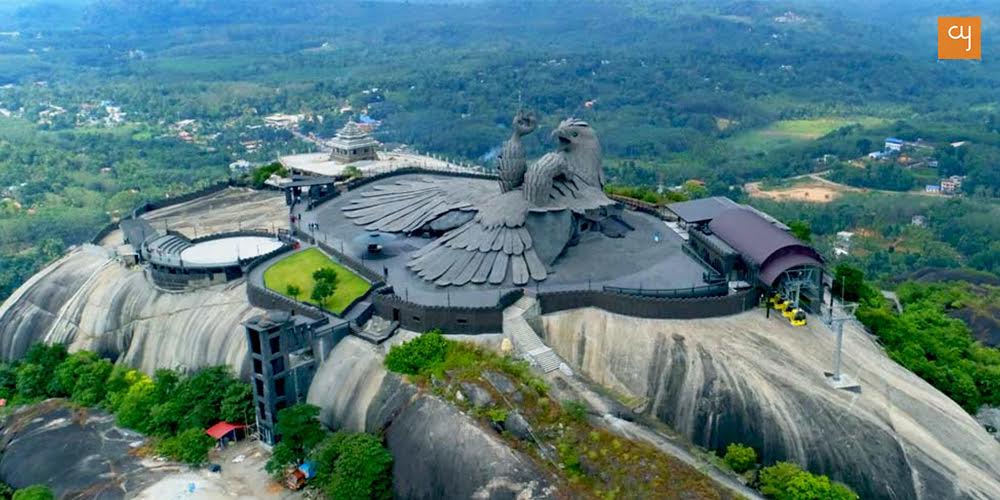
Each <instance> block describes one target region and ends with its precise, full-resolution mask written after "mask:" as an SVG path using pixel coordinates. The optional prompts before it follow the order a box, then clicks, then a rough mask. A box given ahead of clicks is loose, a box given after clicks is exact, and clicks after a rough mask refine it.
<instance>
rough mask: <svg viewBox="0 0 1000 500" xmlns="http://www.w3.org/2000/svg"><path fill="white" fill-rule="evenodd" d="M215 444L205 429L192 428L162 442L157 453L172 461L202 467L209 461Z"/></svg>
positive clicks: (157, 448)
mask: <svg viewBox="0 0 1000 500" xmlns="http://www.w3.org/2000/svg"><path fill="white" fill-rule="evenodd" d="M214 444H215V440H214V439H212V437H211V436H209V435H207V434H205V430H204V429H193V428H192V429H187V430H185V431H181V433H180V434H177V435H176V436H172V437H169V438H166V439H164V440H163V441H160V443H159V444H158V445H157V446H156V451H157V452H158V453H161V454H163V455H164V456H165V457H167V458H170V459H171V460H177V461H179V462H184V463H186V464H191V465H200V464H203V463H205V461H206V460H207V459H208V450H210V449H212V446H213V445H214Z"/></svg>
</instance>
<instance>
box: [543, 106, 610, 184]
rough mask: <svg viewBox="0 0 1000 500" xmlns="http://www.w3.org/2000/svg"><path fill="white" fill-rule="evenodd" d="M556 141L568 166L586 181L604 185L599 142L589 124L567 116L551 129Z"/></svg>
mask: <svg viewBox="0 0 1000 500" xmlns="http://www.w3.org/2000/svg"><path fill="white" fill-rule="evenodd" d="M552 137H553V138H554V139H555V140H556V141H557V142H558V144H557V145H556V150H557V151H559V152H561V153H562V154H565V155H566V158H567V160H568V162H569V165H570V168H571V169H572V170H573V172H574V173H575V174H576V175H578V176H579V177H581V178H583V179H584V180H585V181H587V183H589V184H591V185H593V186H597V187H600V186H602V185H604V174H603V172H602V171H601V142H600V141H599V140H597V133H596V132H594V129H593V128H591V127H590V125H589V124H588V123H587V122H585V121H583V120H580V119H577V118H567V119H566V120H563V121H562V123H560V124H559V126H558V127H556V129H555V130H553V131H552Z"/></svg>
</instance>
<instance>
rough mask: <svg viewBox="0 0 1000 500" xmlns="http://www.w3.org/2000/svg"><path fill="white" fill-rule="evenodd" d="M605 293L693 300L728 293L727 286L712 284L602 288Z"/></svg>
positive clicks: (725, 284)
mask: <svg viewBox="0 0 1000 500" xmlns="http://www.w3.org/2000/svg"><path fill="white" fill-rule="evenodd" d="M604 291H605V292H611V293H620V294H624V295H637V296H641V297H662V298H694V297H721V296H723V295H726V294H728V293H729V284H728V283H725V282H722V283H712V284H708V285H699V286H690V287H686V288H624V287H617V286H607V285H605V286H604Z"/></svg>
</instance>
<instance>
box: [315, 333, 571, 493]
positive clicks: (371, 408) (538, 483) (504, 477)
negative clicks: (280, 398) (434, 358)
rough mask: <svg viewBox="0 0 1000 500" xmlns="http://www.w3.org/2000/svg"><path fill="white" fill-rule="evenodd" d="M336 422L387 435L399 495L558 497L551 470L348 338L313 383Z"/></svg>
mask: <svg viewBox="0 0 1000 500" xmlns="http://www.w3.org/2000/svg"><path fill="white" fill-rule="evenodd" d="M309 402H310V403H312V404H314V405H316V406H319V407H320V408H322V413H321V414H320V418H321V419H322V420H323V422H324V423H325V424H327V426H329V427H332V428H345V429H348V430H353V431H367V432H374V433H382V432H384V433H385V438H386V445H387V446H388V447H389V450H390V451H391V452H392V455H393V458H394V462H393V471H392V472H393V488H394V489H395V492H396V495H397V496H398V497H400V498H483V499H486V498H490V499H493V498H495V499H500V498H553V497H554V496H555V491H554V490H553V489H552V488H551V485H550V483H549V481H548V480H547V479H546V475H545V474H544V473H543V472H542V471H540V470H539V469H538V468H537V467H536V466H535V465H534V464H533V463H532V462H531V460H530V459H529V458H527V457H525V456H523V455H522V454H520V453H519V452H516V451H514V450H512V449H510V448H509V447H508V446H507V445H506V444H504V443H503V442H501V441H500V440H499V439H498V438H497V437H496V436H495V435H493V434H492V433H491V432H490V431H488V430H486V429H484V428H482V427H480V426H479V425H478V424H476V423H475V421H473V420H472V419H471V418H469V417H467V416H465V415H463V414H462V413H461V412H459V411H458V410H457V409H456V408H455V407H454V406H452V405H451V404H450V403H448V402H446V401H443V400H441V399H438V398H437V397H434V396H429V395H427V394H423V393H419V392H418V391H417V389H416V387H414V386H412V385H410V384H408V383H406V382H404V381H403V379H402V378H401V377H399V376H398V375H396V374H394V373H389V372H387V371H386V370H385V369H384V368H383V367H382V356H381V355H380V354H379V353H378V351H377V350H376V348H375V347H373V346H372V345H371V344H368V343H367V342H365V341H362V340H359V339H356V338H353V337H348V338H346V339H344V340H343V341H341V342H340V344H338V345H337V347H336V348H334V350H333V351H332V352H331V353H330V358H329V359H328V360H327V362H326V363H324V364H323V366H322V367H321V368H320V370H319V372H317V374H316V378H315V380H314V381H313V385H312V387H310V389H309Z"/></svg>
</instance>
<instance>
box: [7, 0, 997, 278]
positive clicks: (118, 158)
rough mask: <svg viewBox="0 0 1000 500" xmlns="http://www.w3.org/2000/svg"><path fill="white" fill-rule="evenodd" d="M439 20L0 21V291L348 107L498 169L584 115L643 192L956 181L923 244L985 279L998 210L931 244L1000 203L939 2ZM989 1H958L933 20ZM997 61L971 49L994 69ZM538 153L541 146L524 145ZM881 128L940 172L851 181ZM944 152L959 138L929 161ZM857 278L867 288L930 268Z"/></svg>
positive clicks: (740, 2) (362, 12)
mask: <svg viewBox="0 0 1000 500" xmlns="http://www.w3.org/2000/svg"><path fill="white" fill-rule="evenodd" d="M450 3H454V2H445V3H437V2H390V1H382V2H378V1H376V2H354V1H338V2H327V3H320V4H316V3H315V2H306V1H304V0H294V1H280V2H279V1H277V0H265V1H258V2H252V3H248V2H238V1H223V2H209V1H207V0H196V1H189V2H171V1H167V0H152V1H144V2H131V1H125V0H95V1H87V0H74V1H69V0H65V1H29V0H22V1H18V2H11V3H9V4H5V5H4V6H3V7H0V21H3V22H2V23H0V24H2V25H3V26H5V28H4V30H5V31H4V32H3V34H0V198H2V200H0V234H2V236H3V237H2V238H0V258H2V261H0V297H6V296H7V295H9V294H10V293H11V292H12V291H13V290H14V289H15V288H16V287H17V286H18V285H19V284H20V283H22V282H23V281H24V280H25V279H26V278H27V277H28V276H30V275H31V274H32V273H33V272H35V271H37V270H38V269H39V268H40V267H41V266H42V265H44V263H46V262H48V261H51V260H52V259H53V258H55V257H57V256H58V255H60V254H61V252H62V251H63V250H64V249H65V248H66V247H67V246H70V245H74V244H80V243H82V242H84V241H86V240H87V238H88V237H89V235H91V234H93V233H94V232H95V231H96V230H97V229H98V228H100V227H101V226H102V225H103V224H105V223H107V222H108V221H110V220H114V218H116V217H118V216H120V215H121V214H123V213H125V212H127V211H128V210H129V208H130V207H132V206H134V205H135V204H136V203H137V202H139V201H142V200H144V199H150V198H159V197H163V196H168V195H171V194H177V193H180V192H182V191H189V190H193V189H196V188H198V187H200V186H202V185H205V184H208V183H210V182H214V181H217V180H220V179H224V178H226V177H227V176H229V175H230V172H229V170H228V169H227V165H228V164H229V163H230V162H232V161H235V160H241V159H245V160H248V161H250V162H252V163H257V164H260V163H265V162H269V161H271V160H273V159H274V158H275V157H276V156H277V155H280V154H287V153H292V152H302V151H306V150H308V149H309V148H310V145H309V144H307V143H304V142H302V141H300V140H299V139H297V138H295V137H294V136H293V135H292V134H290V133H289V132H288V131H285V130H279V129H273V128H269V127H266V126H263V117H264V116H266V115H268V114H271V113H301V114H304V115H306V116H307V117H308V119H307V120H305V121H304V122H303V124H302V127H301V129H302V132H303V133H315V134H317V135H319V136H321V137H324V136H329V135H330V134H332V133H333V131H334V130H336V129H337V127H339V126H340V125H341V124H343V123H344V122H345V121H346V120H347V119H348V118H352V117H353V118H357V117H358V115H360V114H362V113H364V114H366V115H368V116H370V117H371V118H373V119H376V120H380V121H381V123H382V125H381V127H380V128H379V129H378V131H377V136H378V138H379V139H380V140H382V141H383V142H386V143H408V144H411V145H413V146H414V147H416V148H417V149H419V150H424V151H433V152H436V153H438V154H443V155H446V156H449V157H452V158H457V159H462V160H465V161H473V162H478V163H484V164H489V163H490V161H491V159H492V155H493V154H494V153H495V151H496V147H497V145H498V144H499V143H500V142H501V141H502V139H503V138H504V137H505V136H506V135H507V132H506V131H505V129H506V127H507V126H508V122H509V120H510V117H511V114H512V113H513V111H514V110H515V109H516V108H517V107H518V106H519V105H524V106H527V107H531V108H533V109H535V110H537V111H538V113H539V114H540V116H541V117H542V118H543V123H542V125H543V127H548V126H552V125H554V124H555V123H556V122H557V120H559V119H561V118H564V117H565V116H568V115H577V116H580V117H582V118H584V119H587V120H588V121H590V122H591V123H592V124H593V125H594V126H595V127H596V128H597V129H598V130H599V131H600V136H601V139H602V144H603V146H604V149H605V154H606V157H607V161H606V168H607V169H608V172H609V175H610V178H611V180H612V181H613V182H614V183H616V184H619V185H631V186H641V187H643V188H645V189H647V190H651V191H656V192H657V194H658V196H663V193H662V191H663V190H664V188H667V187H670V186H674V185H681V184H683V183H684V182H685V181H686V180H689V179H700V180H703V181H704V182H705V186H706V193H711V194H727V195H731V196H735V197H739V196H740V188H741V186H742V185H743V184H744V183H745V182H748V181H753V180H761V179H767V180H777V179H782V178H784V177H787V176H790V175H794V174H801V173H807V172H813V171H819V170H824V169H828V168H830V167H829V166H828V165H819V164H817V162H816V158H818V157H823V155H833V156H835V157H836V158H838V159H839V161H840V163H838V165H837V166H835V167H834V168H833V170H835V171H834V172H832V173H831V174H830V175H831V176H834V177H833V178H834V179H835V180H838V181H841V182H845V183H848V184H853V185H859V186H864V187H874V188H878V189H888V190H897V191H905V190H909V189H915V188H919V187H920V186H921V183H922V182H924V181H927V180H930V179H935V178H937V177H939V176H946V175H964V176H967V177H966V180H965V185H964V187H963V192H964V193H965V198H966V200H964V201H963V202H961V203H959V204H957V205H955V206H953V207H951V208H950V209H949V210H951V211H950V212H948V217H947V218H945V217H940V218H938V217H937V216H936V215H935V216H934V220H935V223H934V225H932V227H931V228H930V229H929V231H930V234H929V235H927V238H928V241H931V242H933V244H934V245H937V246H938V247H940V249H941V251H942V252H943V253H944V254H947V257H948V258H950V259H951V260H950V262H951V264H950V265H954V266H969V267H974V268H977V269H981V270H984V271H989V272H996V269H995V265H996V264H994V262H995V261H996V260H997V259H995V258H993V257H994V256H995V255H996V252H997V249H996V248H993V247H995V245H996V243H995V241H996V240H997V239H998V238H997V237H996V236H997V234H998V233H997V232H995V223H992V222H991V221H993V220H996V219H995V218H992V219H989V218H987V219H986V222H990V224H988V227H987V229H982V228H979V229H978V230H977V231H974V232H975V233H976V234H977V235H978V236H976V237H975V238H971V237H963V236H959V237H953V236H950V235H949V234H947V231H945V230H944V229H942V228H943V227H944V225H946V224H949V223H952V222H954V221H956V220H958V221H959V222H960V223H962V224H966V225H967V226H970V227H973V226H975V223H976V221H977V220H979V219H982V218H983V216H982V215H981V214H982V213H983V212H986V213H990V211H992V210H995V208H994V207H995V206H996V205H995V201H996V195H997V193H1000V169H998V168H996V164H997V161H998V160H1000V131H998V118H997V113H998V109H997V106H998V103H997V101H996V94H995V91H994V89H995V88H997V87H998V84H1000V72H998V71H997V70H996V69H995V68H994V67H992V66H991V65H989V64H980V63H976V62H965V61H949V62H938V61H936V59H935V58H934V50H935V16H937V15H939V14H940V12H939V7H938V6H936V5H935V4H933V3H931V2H911V3H907V4H904V5H900V4H898V3H893V4H888V3H885V2H866V1H860V0H849V1H845V2H838V3H837V4H835V5H834V4H830V3H827V2H818V1H807V0H779V1H774V2H757V1H744V0H731V1H723V2H709V1H707V0H685V1H680V2H663V1H656V0H629V1H614V2H612V1H600V0H590V1H583V2H578V3H575V4H574V6H573V8H571V9H567V8H565V5H564V4H563V3H560V2H554V1H548V0H528V1H521V2H498V1H482V2H462V5H461V7H456V6H454V5H448V4H450ZM989 7H990V3H989V2H987V1H985V0H981V1H967V2H959V3H956V4H954V5H951V6H949V14H960V13H962V12H966V13H970V14H979V13H981V12H987V11H988V9H989ZM886 16H891V18H892V19H893V22H883V21H881V19H885V18H886ZM317 20H322V22H317ZM992 22H993V21H992V20H991V19H990V18H984V26H985V28H986V29H990V28H991V27H992V26H993V25H991V24H990V23H992ZM998 48H1000V42H998V41H996V40H995V39H992V38H990V37H986V38H985V39H984V47H983V51H984V52H985V53H987V54H988V53H991V51H995V50H996V49H998ZM348 105H349V106H350V109H351V110H350V111H348V112H342V109H344V108H345V106H348ZM182 133H183V134H182ZM185 134H186V135H185ZM182 135H184V138H182ZM546 136H547V134H535V135H533V136H531V138H530V140H529V141H528V147H529V150H530V151H529V152H530V153H531V154H539V153H540V152H542V151H543V150H545V149H546V148H548V147H549V145H548V144H547V143H546V142H545V140H546ZM888 136H896V137H900V138H902V139H905V140H916V139H918V138H919V139H923V140H925V141H928V142H931V143H933V144H935V145H937V146H938V147H937V148H936V149H935V153H934V155H935V157H934V159H935V160H936V163H937V165H938V167H936V169H934V170H932V171H926V170H924V171H921V172H915V173H911V172H907V171H903V170H901V169H893V168H890V167H885V168H878V169H871V170H869V171H864V172H860V171H857V169H854V170H846V169H847V168H848V167H844V166H843V165H842V164H843V163H844V162H847V161H848V160H850V159H853V158H857V157H859V156H863V155H866V154H867V153H869V152H871V151H873V150H876V149H879V148H880V145H881V143H882V141H883V140H884V138H885V137H888ZM955 141H968V143H969V145H968V146H967V147H964V148H961V149H960V150H955V151H951V149H950V148H948V147H945V146H944V145H946V144H948V143H949V142H955ZM248 144H253V146H248ZM838 169H839V170H840V172H839V173H838V172H837V170H838ZM668 197H669V196H668ZM893 200H894V201H896V202H898V201H902V200H903V198H898V199H893ZM905 200H906V204H907V205H905V206H909V205H908V204H909V203H910V201H911V198H906V199H905ZM914 200H915V199H914ZM916 201H919V200H916ZM755 203H756V202H755ZM866 203H869V202H866ZM870 203H873V204H877V203H881V202H879V201H871V202H870ZM886 203H889V202H886ZM847 204H848V203H847V202H846V201H845V202H844V203H841V204H838V205H831V206H825V207H816V206H812V207H794V206H793V207H785V208H781V207H770V208H774V209H775V210H777V211H781V212H783V213H784V212H788V213H792V212H796V211H799V212H807V213H802V214H799V215H798V216H796V217H795V218H797V219H809V220H811V221H813V222H814V224H815V226H816V227H814V230H815V232H816V233H818V234H819V236H820V237H821V238H820V239H821V240H822V237H823V236H824V235H829V234H832V233H834V232H836V231H837V230H841V229H845V228H844V227H839V226H838V225H837V224H839V223H842V222H843V223H846V222H848V221H846V220H844V218H843V217H841V215H840V212H837V211H838V210H844V211H851V210H853V209H850V208H843V209H841V208H837V207H840V206H846V205H847ZM845 217H846V216H845ZM824 220H830V221H832V222H831V223H829V224H827V223H824V222H823V221H824ZM961 221H965V222H961ZM834 223H836V224H834ZM893 224H894V225H896V224H895V223H893ZM886 230H889V229H886ZM889 236H891V235H889ZM889 236H886V237H889ZM991 252H992V253H991ZM880 255H881V254H880ZM907 258H909V259H910V261H907ZM913 259H917V260H915V261H914V260H913ZM924 260H934V262H935V263H937V262H939V261H941V262H943V261H945V260H947V259H943V258H942V259H929V258H928V259H924ZM896 261H905V262H904V263H903V264H897V263H895V262H896ZM861 264H862V265H863V266H864V267H865V268H866V269H867V270H868V271H870V272H871V273H872V274H870V275H871V276H882V275H890V274H891V273H892V272H894V271H897V270H898V269H899V268H901V267H903V268H905V269H908V270H915V269H917V268H919V266H921V265H924V264H925V262H923V261H921V260H920V259H919V258H917V257H896V256H890V259H889V264H885V263H884V262H882V260H880V259H876V258H864V262H862V263H861ZM928 265H930V264H928ZM935 265H936V264H935Z"/></svg>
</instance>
